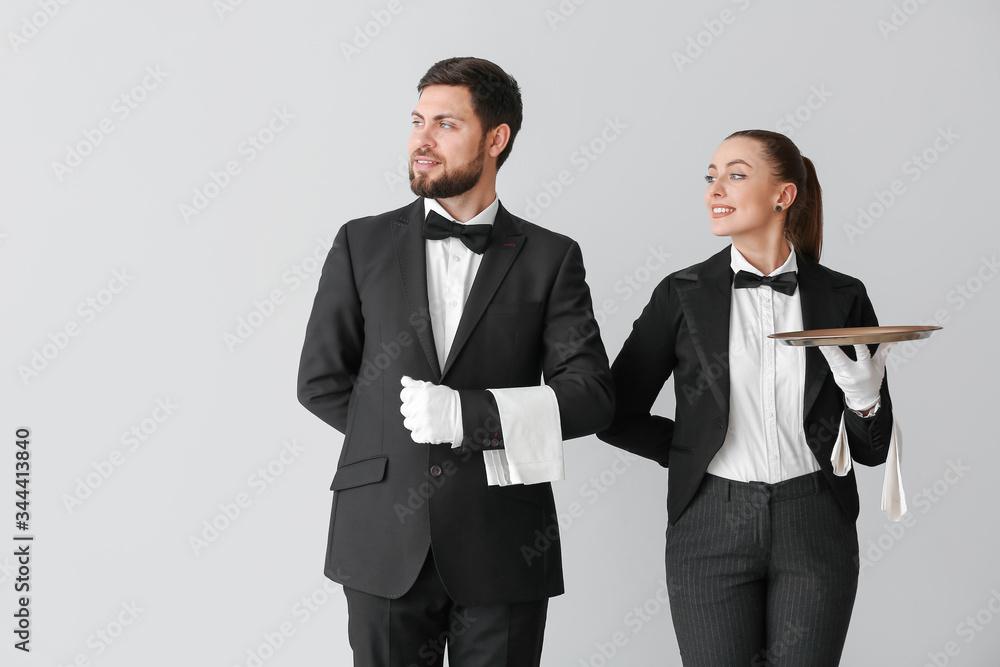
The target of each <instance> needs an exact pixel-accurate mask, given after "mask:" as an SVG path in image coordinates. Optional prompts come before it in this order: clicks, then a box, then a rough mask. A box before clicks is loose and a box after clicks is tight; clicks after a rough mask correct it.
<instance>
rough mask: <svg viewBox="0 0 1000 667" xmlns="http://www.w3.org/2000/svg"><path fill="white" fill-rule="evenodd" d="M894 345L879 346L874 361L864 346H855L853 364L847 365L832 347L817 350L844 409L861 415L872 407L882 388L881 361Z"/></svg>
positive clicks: (845, 357)
mask: <svg viewBox="0 0 1000 667" xmlns="http://www.w3.org/2000/svg"><path fill="white" fill-rule="evenodd" d="M894 345H895V343H882V344H881V345H879V347H878V350H876V351H875V356H874V357H873V356H871V355H870V354H869V353H868V346H867V345H855V346H854V351H855V353H856V354H857V357H858V360H857V361H851V358H850V357H848V356H847V355H846V354H844V352H843V350H841V349H840V348H839V347H837V346H836V345H821V346H820V348H819V349H820V352H822V353H823V356H824V357H826V362H827V363H828V364H830V371H831V372H832V373H833V379H834V381H835V382H836V383H837V386H838V387H840V389H841V391H843V392H844V399H845V400H846V402H847V407H849V408H850V409H852V410H858V411H864V410H867V409H869V408H871V407H872V406H874V405H875V403H876V401H878V398H879V390H880V389H881V388H882V378H883V377H885V358H886V357H887V356H888V355H889V350H891V349H892V347H893V346H894Z"/></svg>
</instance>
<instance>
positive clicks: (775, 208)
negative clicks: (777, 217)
mask: <svg viewBox="0 0 1000 667" xmlns="http://www.w3.org/2000/svg"><path fill="white" fill-rule="evenodd" d="M774 212H775V213H781V204H778V205H777V206H775V207H774Z"/></svg>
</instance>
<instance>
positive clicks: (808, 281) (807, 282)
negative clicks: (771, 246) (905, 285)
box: [795, 252, 854, 419]
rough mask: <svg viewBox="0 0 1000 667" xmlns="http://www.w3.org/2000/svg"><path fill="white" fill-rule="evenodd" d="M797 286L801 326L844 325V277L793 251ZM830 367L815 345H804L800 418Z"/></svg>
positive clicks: (847, 297)
mask: <svg viewBox="0 0 1000 667" xmlns="http://www.w3.org/2000/svg"><path fill="white" fill-rule="evenodd" d="M795 260H796V262H797V265H798V274H799V275H798V280H799V289H800V290H802V292H801V295H800V299H801V302H802V327H803V328H804V329H806V330H809V329H836V328H838V327H842V326H844V324H845V322H846V321H847V315H848V313H849V312H850V309H851V303H852V301H853V297H854V295H853V294H852V291H851V290H850V289H845V288H849V287H850V286H851V283H850V282H849V281H847V280H844V281H839V280H837V278H836V276H837V275H838V274H831V273H829V272H827V271H823V270H822V269H821V268H820V267H819V265H818V264H816V263H815V262H813V261H811V260H808V259H806V258H805V257H803V256H802V254H801V253H798V252H797V253H796V258H795ZM829 372H830V367H829V366H828V365H827V363H826V360H825V359H824V358H823V354H822V352H820V351H819V348H816V347H807V348H806V381H805V393H804V394H803V400H802V418H803V419H805V418H806V415H808V414H809V411H810V410H812V407H813V404H814V403H815V402H816V398H817V397H818V396H819V391H820V389H821V388H822V386H823V382H824V381H825V380H826V376H827V374H828V373H829Z"/></svg>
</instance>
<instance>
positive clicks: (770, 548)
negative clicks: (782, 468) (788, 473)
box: [666, 472, 858, 667]
mask: <svg viewBox="0 0 1000 667" xmlns="http://www.w3.org/2000/svg"><path fill="white" fill-rule="evenodd" d="M666 565H667V583H668V591H669V596H670V613H671V616H672V617H673V623H674V630H675V632H676V633H677V642H678V644H679V646H680V650H681V658H682V659H683V662H684V665H685V667H726V666H729V667H747V666H748V665H749V666H750V667H778V666H782V667H786V666H787V667H793V666H794V667H827V666H828V665H829V666H836V665H838V664H839V663H840V656H841V654H842V652H843V649H844V641H845V640H846V638H847V627H848V625H849V624H850V621H851V612H852V611H853V609H854V597H855V594H856V593H857V587H858V534H857V527H856V525H855V522H854V521H852V520H850V519H848V517H847V516H846V515H845V514H844V511H843V510H842V509H841V508H840V505H839V503H838V502H837V499H836V498H835V497H834V495H833V492H832V491H831V490H830V487H829V485H828V483H827V482H826V480H825V479H824V477H823V473H821V472H816V473H811V474H808V475H803V476H801V477H796V478H793V479H790V480H786V481H784V482H780V483H778V484H764V483H762V482H750V483H746V482H733V481H730V480H726V479H723V478H721V477H716V476H714V475H706V476H705V480H704V481H703V483H702V485H701V487H700V488H699V490H698V492H697V494H696V495H695V497H694V499H693V500H692V501H691V504H690V505H689V506H688V507H687V509H686V510H685V511H684V513H683V514H682V515H681V516H680V518H679V519H678V520H677V522H676V523H674V524H673V525H671V526H669V527H668V528H667V550H666Z"/></svg>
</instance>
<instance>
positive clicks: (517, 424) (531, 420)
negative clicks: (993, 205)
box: [424, 197, 565, 486]
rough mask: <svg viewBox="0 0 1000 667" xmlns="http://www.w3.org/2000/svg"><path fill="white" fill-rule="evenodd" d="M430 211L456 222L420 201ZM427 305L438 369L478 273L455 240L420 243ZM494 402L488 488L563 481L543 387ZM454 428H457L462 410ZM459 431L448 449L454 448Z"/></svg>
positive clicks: (549, 397)
mask: <svg viewBox="0 0 1000 667" xmlns="http://www.w3.org/2000/svg"><path fill="white" fill-rule="evenodd" d="M499 208H500V201H499V199H497V198H495V197H494V199H493V202H492V203H491V204H490V205H489V206H487V207H486V208H485V209H483V210H482V211H481V212H480V213H479V214H478V215H476V216H475V217H474V218H472V219H471V220H469V221H467V222H459V223H458V224H463V225H492V224H493V222H494V221H495V220H496V215H497V211H498V210H499ZM429 211H435V212H437V213H438V214H439V215H441V216H443V217H444V218H445V219H447V220H451V221H453V222H458V221H457V220H455V219H454V218H452V217H451V215H450V214H449V213H448V212H447V211H446V210H445V209H444V207H442V206H441V205H440V204H439V203H438V202H437V201H436V200H434V199H426V198H425V199H424V217H425V218H426V216H427V213H428V212H429ZM424 248H425V253H426V258H427V301H428V305H429V309H430V315H431V331H432V332H433V334H434V345H435V347H436V348H437V356H438V362H439V363H440V365H441V367H442V368H443V367H444V365H445V361H446V360H447V359H448V354H449V353H450V352H451V346H452V343H453V342H454V340H455V333H456V332H457V331H458V324H459V322H460V321H461V319H462V313H463V312H464V310H465V302H466V301H467V300H468V298H469V293H470V292H471V291H472V285H473V283H474V282H475V280H476V274H477V273H478V272H479V265H480V264H481V263H482V260H483V256H482V255H480V254H478V253H475V252H473V251H472V250H470V249H469V248H468V247H467V246H466V245H465V244H464V243H462V241H461V240H460V239H457V238H454V237H449V238H446V239H442V240H439V241H434V240H430V239H428V240H425V241H424ZM489 391H490V392H491V393H492V394H493V397H494V399H495V400H496V402H497V408H498V411H499V413H500V428H501V429H503V434H504V447H505V449H497V450H485V451H484V452H483V459H484V461H485V465H486V478H487V482H488V483H489V484H490V485H501V486H506V485H508V484H537V483H539V482H552V481H556V480H560V479H564V478H565V471H564V467H563V456H562V454H563V449H562V427H561V425H560V421H559V402H558V400H557V399H556V395H555V392H554V391H552V388H551V387H549V386H547V385H544V384H543V385H539V386H537V387H518V388H502V389H490V390H489ZM458 423H459V425H461V423H462V415H461V405H460V406H459V416H458ZM462 438H463V433H462V432H461V427H460V428H459V433H458V435H457V436H456V439H455V441H454V442H453V443H452V446H455V447H457V446H459V445H460V444H461V442H462Z"/></svg>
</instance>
